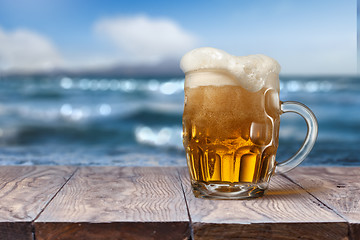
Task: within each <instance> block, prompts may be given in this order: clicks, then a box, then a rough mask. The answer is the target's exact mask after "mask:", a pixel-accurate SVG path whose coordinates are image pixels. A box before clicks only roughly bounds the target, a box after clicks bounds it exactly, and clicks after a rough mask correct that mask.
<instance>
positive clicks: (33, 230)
mask: <svg viewBox="0 0 360 240" xmlns="http://www.w3.org/2000/svg"><path fill="white" fill-rule="evenodd" d="M78 170H79V167H77V168H76V169H75V170H74V172H73V173H72V174H71V175H70V176H69V178H68V179H66V181H65V182H64V184H63V185H61V187H60V188H59V189H58V190H57V191H56V193H55V194H54V195H53V196H52V197H51V198H50V199H49V201H47V203H46V204H45V206H44V207H43V208H42V209H41V211H40V212H39V214H38V215H37V216H36V217H35V218H34V219H33V220H32V221H31V226H32V228H31V231H32V233H33V235H35V224H34V222H35V221H36V220H37V219H38V218H39V217H40V215H41V214H42V213H43V212H44V211H45V209H46V208H47V206H49V204H50V203H51V201H52V200H54V199H55V197H56V196H57V195H58V194H59V192H60V191H61V190H62V189H63V188H64V186H65V185H66V184H67V183H68V182H69V181H70V179H71V178H72V177H73V176H74V175H75V173H76V172H77V171H78ZM34 239H36V238H35V236H34Z"/></svg>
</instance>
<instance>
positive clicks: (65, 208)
mask: <svg viewBox="0 0 360 240" xmlns="http://www.w3.org/2000/svg"><path fill="white" fill-rule="evenodd" d="M34 224H35V235H36V239H37V240H42V239H67V240H68V239H124V238H125V239H142V238H144V239H145V238H146V239H186V238H188V237H189V235H190V233H189V218H188V214H187V209H186V204H185V200H184V195H183V192H182V188H181V184H180V181H179V176H178V173H177V169H176V168H174V167H145V168H144V167H143V168H142V167H83V168H80V169H79V170H78V171H77V172H76V174H75V175H74V176H73V177H72V178H71V180H70V181H69V182H68V183H67V184H66V186H65V187H64V188H63V189H62V190H61V191H60V192H59V194H58V195H57V197H56V198H55V199H54V200H53V201H52V202H51V203H50V204H49V205H48V207H47V208H46V209H45V210H44V212H43V213H42V214H41V215H40V217H39V218H38V219H37V220H36V221H35V223H34Z"/></svg>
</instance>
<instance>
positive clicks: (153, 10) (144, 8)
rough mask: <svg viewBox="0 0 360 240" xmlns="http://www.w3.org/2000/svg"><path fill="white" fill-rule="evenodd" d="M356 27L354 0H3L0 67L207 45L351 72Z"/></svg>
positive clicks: (73, 64) (288, 67)
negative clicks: (172, 0) (175, 0)
mask: <svg viewBox="0 0 360 240" xmlns="http://www.w3.org/2000/svg"><path fill="white" fill-rule="evenodd" d="M356 33H357V24H356V0H347V1H338V0H315V1H310V0H304V1H300V0H298V1H295V0H294V1H289V0H273V1H266V0H254V1H246V0H241V1H240V0H227V1H220V0H210V1H205V0H201V1H187V0H186V1H181V2H177V3H175V2H171V1H159V0H153V1H136V0H133V1H119V0H118V1H115V0H114V1H113V0H111V1H110V0H108V1H85V0H73V1H71V0H52V1H50V0H33V1H27V0H0V70H1V69H2V70H3V71H11V70H14V71H15V70H22V69H27V70H32V69H46V68H52V67H59V66H60V67H64V68H87V67H88V68H91V67H102V66H107V65H111V64H114V63H127V64H129V63H130V64H132V63H133V64H136V63H140V62H141V63H144V62H145V63H154V62H158V61H161V60H164V59H168V58H175V59H180V57H181V55H183V54H184V53H185V52H186V51H188V50H190V49H192V48H195V47H202V46H211V47H217V48H221V49H223V50H225V51H228V52H229V53H231V54H233V55H249V54H256V53H263V54H266V55H269V56H271V57H273V58H275V59H277V60H278V61H279V63H280V65H281V66H282V73H284V74H354V73H356V65H357V62H356V58H357V54H356V53H357V46H356ZM1 46H2V47H1Z"/></svg>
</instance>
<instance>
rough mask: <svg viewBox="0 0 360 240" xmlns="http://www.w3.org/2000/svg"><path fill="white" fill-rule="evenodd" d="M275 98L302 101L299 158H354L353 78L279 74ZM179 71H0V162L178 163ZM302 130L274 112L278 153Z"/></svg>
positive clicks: (358, 82)
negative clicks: (310, 130) (309, 145)
mask: <svg viewBox="0 0 360 240" xmlns="http://www.w3.org/2000/svg"><path fill="white" fill-rule="evenodd" d="M280 81H281V94H280V99H281V100H282V101H299V102H302V103H304V104H306V105H307V106H308V107H310V108H311V109H312V110H313V112H314V113H315V115H316V116H317V119H318V122H319V136H318V140H317V143H316V145H315V147H314V149H313V151H312V153H311V154H310V155H309V157H308V158H307V159H306V160H305V162H304V163H303V165H342V166H346V165H360V157H359V155H358V151H359V150H358V149H359V147H360V78H357V77H280ZM183 83H184V79H183V78H156V79H155V78H143V79H130V78H113V79H112V78H86V77H77V78H69V77H1V78H0V165H31V164H55V165H60V164H66V165H121V166H135V165H137V166H140V165H141V166H157V165H164V166H165V165H166V166H168V165H186V161H185V153H184V150H183V146H182V140H181V131H182V126H181V117H182V111H183V100H184V92H183V90H184V89H183ZM305 133H306V126H305V122H304V120H303V119H302V118H301V117H300V116H297V115H295V114H284V115H283V116H282V117H281V127H280V147H279V150H278V154H277V159H278V160H279V161H282V160H285V159H286V158H288V157H290V156H291V155H292V154H293V153H295V152H296V151H297V149H298V148H299V146H300V145H301V143H302V141H303V139H304V136H305Z"/></svg>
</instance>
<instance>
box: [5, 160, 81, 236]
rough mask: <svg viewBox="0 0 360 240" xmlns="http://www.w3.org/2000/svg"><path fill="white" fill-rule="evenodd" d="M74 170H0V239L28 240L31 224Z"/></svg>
mask: <svg viewBox="0 0 360 240" xmlns="http://www.w3.org/2000/svg"><path fill="white" fill-rule="evenodd" d="M75 169H76V168H75V167H66V166H62V167H49V166H26V167H24V166H1V167H0V239H11V240H13V239H32V226H31V223H32V221H33V220H34V219H35V218H36V217H37V216H38V214H39V213H40V212H41V211H42V210H43V209H44V208H45V206H46V204H47V203H48V202H49V201H50V200H51V199H52V198H53V197H54V195H55V194H56V193H57V192H58V191H59V189H60V188H61V187H62V186H63V185H64V184H65V182H66V181H67V180H68V179H69V178H70V176H71V175H72V174H73V172H74V171H75Z"/></svg>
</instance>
